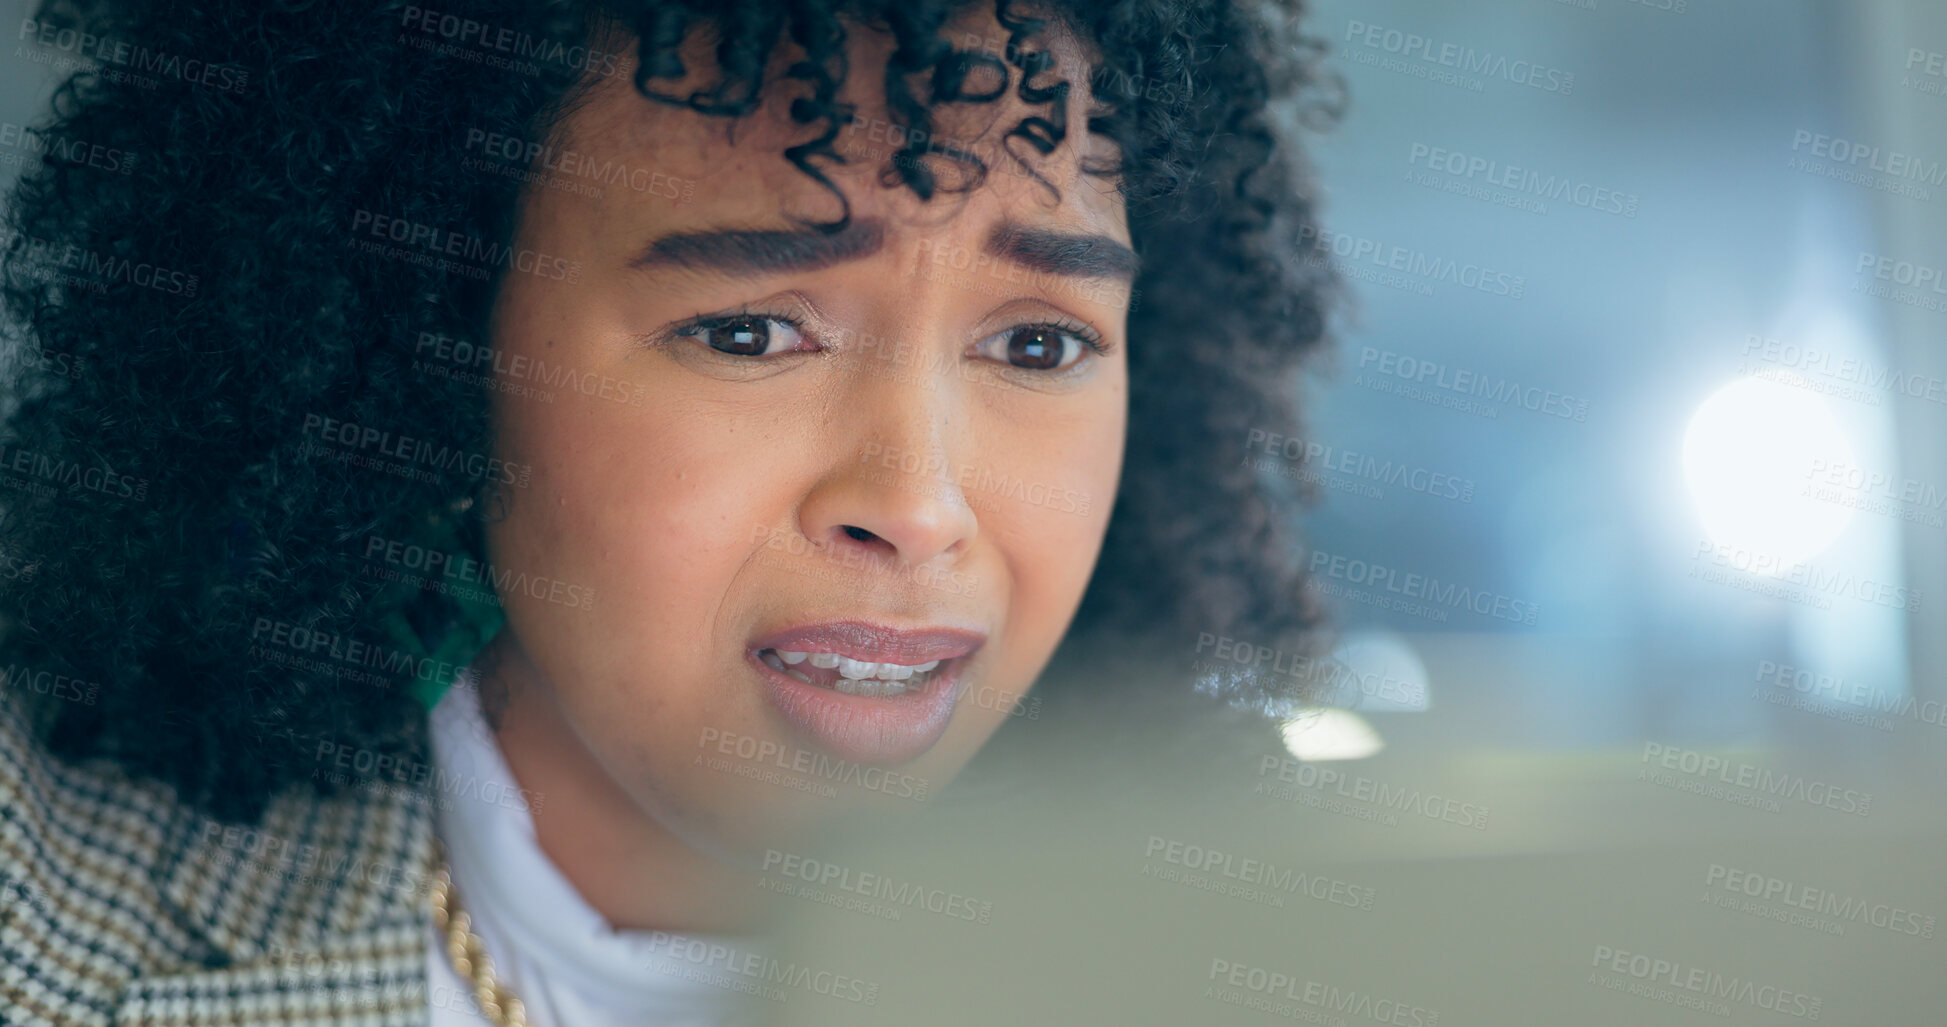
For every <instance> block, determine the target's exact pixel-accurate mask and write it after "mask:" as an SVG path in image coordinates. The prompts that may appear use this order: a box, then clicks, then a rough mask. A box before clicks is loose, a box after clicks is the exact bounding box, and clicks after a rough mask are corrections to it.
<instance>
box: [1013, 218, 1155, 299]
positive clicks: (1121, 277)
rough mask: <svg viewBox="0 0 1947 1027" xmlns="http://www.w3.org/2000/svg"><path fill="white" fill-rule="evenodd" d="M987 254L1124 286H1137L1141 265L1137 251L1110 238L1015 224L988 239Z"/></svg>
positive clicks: (1042, 269) (1054, 272) (1037, 268)
mask: <svg viewBox="0 0 1947 1027" xmlns="http://www.w3.org/2000/svg"><path fill="white" fill-rule="evenodd" d="M987 252H989V253H991V254H993V255H994V256H996V257H1000V258H1001V259H1003V260H1007V261H1010V262H1012V263H1015V264H1019V265H1021V266H1022V267H1025V268H1027V269H1029V270H1031V271H1039V272H1041V273H1042V274H1049V275H1061V276H1063V277H1066V278H1106V279H1110V280H1113V281H1118V282H1122V283H1124V284H1132V283H1134V282H1135V280H1136V270H1137V268H1138V266H1139V265H1140V263H1141V261H1140V259H1139V258H1138V257H1137V256H1136V251H1135V250H1132V249H1130V248H1129V247H1127V246H1124V245H1122V244H1121V243H1120V242H1117V241H1116V240H1114V239H1112V238H1110V237H1108V236H1106V235H1097V234H1094V233H1090V232H1060V231H1056V230H1054V229H1048V228H1030V227H1028V226H1026V225H1017V224H1013V223H1011V222H1010V223H1008V224H1003V225H1001V226H1000V227H999V228H997V229H995V230H994V234H992V235H990V236H988V237H987Z"/></svg>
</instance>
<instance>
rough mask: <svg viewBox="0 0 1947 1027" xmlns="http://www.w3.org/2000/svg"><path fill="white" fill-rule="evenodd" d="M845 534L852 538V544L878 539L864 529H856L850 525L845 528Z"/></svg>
mask: <svg viewBox="0 0 1947 1027" xmlns="http://www.w3.org/2000/svg"><path fill="white" fill-rule="evenodd" d="M845 534H847V535H850V536H852V541H854V542H870V541H872V540H873V539H876V538H878V537H879V536H877V535H874V534H873V533H871V532H869V531H867V530H865V529H864V528H856V527H853V526H852V525H850V524H847V525H846V526H845Z"/></svg>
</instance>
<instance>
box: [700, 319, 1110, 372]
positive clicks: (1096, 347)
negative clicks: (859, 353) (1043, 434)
mask: <svg viewBox="0 0 1947 1027" xmlns="http://www.w3.org/2000/svg"><path fill="white" fill-rule="evenodd" d="M759 319H762V320H765V321H776V322H778V323H779V324H787V325H790V326H791V330H792V331H794V332H797V333H798V334H799V335H803V336H805V337H806V338H810V336H809V335H808V334H807V333H806V331H805V321H804V319H803V318H801V317H797V316H794V315H791V314H787V313H784V312H783V311H762V310H751V309H748V308H745V309H742V310H737V311H733V312H730V313H724V314H706V315H703V316H700V317H694V318H691V319H690V320H688V321H685V322H683V323H682V324H679V325H677V326H676V327H675V328H674V329H673V330H672V331H671V332H670V337H671V338H672V339H681V338H688V337H691V336H694V335H695V334H696V333H698V332H701V331H708V330H711V329H716V328H724V327H727V326H729V325H733V324H740V323H742V322H745V321H756V320H759ZM1023 328H1052V329H1054V330H1056V331H1059V332H1065V333H1067V334H1069V335H1072V336H1074V337H1075V339H1076V341H1078V342H1080V343H1081V344H1082V345H1084V346H1086V347H1088V348H1089V350H1090V351H1092V352H1093V353H1094V354H1095V355H1096V356H1098V357H1105V356H1108V355H1109V354H1110V353H1113V352H1115V344H1114V343H1111V342H1109V341H1108V340H1107V339H1104V338H1103V337H1102V333H1101V332H1099V331H1097V330H1096V329H1095V328H1094V327H1092V326H1090V325H1086V324H1083V323H1082V322H1080V321H1077V320H1075V319H1073V318H1069V317H1059V318H1056V319H1055V320H1053V321H1024V322H1022V323H1020V324H1017V325H1013V326H1011V327H1008V328H1005V329H1003V331H1008V332H1017V331H1020V330H1021V329H1023ZM726 355H728V354H726ZM740 359H744V360H768V359H771V358H770V357H743V358H740ZM1023 370H1025V368H1023ZM1065 370H1067V369H1065ZM1045 373H1047V374H1059V373H1061V372H1059V371H1049V372H1045Z"/></svg>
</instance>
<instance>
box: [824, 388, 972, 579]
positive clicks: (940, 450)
mask: <svg viewBox="0 0 1947 1027" xmlns="http://www.w3.org/2000/svg"><path fill="white" fill-rule="evenodd" d="M949 391H950V390H936V389H933V388H928V387H925V386H922V385H917V384H910V383H881V385H880V386H879V387H876V388H869V389H860V390H857V391H856V392H854V396H855V397H856V399H855V403H854V405H853V406H852V407H851V412H852V414H854V415H857V416H855V418H854V423H855V424H858V425H862V426H864V428H865V430H864V431H861V432H858V433H857V434H855V435H853V436H851V437H852V438H853V439H854V440H856V441H854V442H853V443H852V444H850V445H841V446H836V447H834V452H835V453H836V454H838V457H837V459H836V460H834V463H833V466H832V467H831V468H829V470H828V473H827V474H826V475H825V476H824V477H823V478H821V479H820V480H819V482H818V483H817V484H816V485H815V486H813V488H812V490H811V492H810V493H809V494H808V495H806V496H805V498H804V501H803V503H802V504H800V506H799V509H798V521H799V529H800V530H801V531H803V532H804V534H805V536H806V537H807V538H809V539H811V540H812V541H814V542H817V543H820V544H823V545H828V546H831V547H832V548H833V551H834V552H843V551H846V550H854V551H862V552H865V553H867V554H870V555H873V556H876V557H879V558H881V559H888V558H889V559H893V560H896V561H898V562H899V563H901V564H907V565H912V566H919V565H921V564H925V563H927V562H929V561H933V560H938V559H940V558H942V557H955V556H958V555H960V554H962V553H964V552H965V551H966V550H967V549H968V547H970V546H971V545H973V541H974V538H975V536H976V535H977V534H978V533H979V530H980V522H979V519H978V518H977V517H976V516H975V514H974V510H973V507H972V506H971V505H969V504H968V502H967V497H966V494H965V492H964V491H962V488H961V482H962V481H963V480H964V476H965V475H966V474H968V473H972V471H971V469H970V468H968V467H966V466H965V465H964V463H963V462H960V461H956V460H955V459H954V457H953V454H956V453H964V452H965V451H966V449H967V446H966V442H967V441H968V440H966V439H963V438H959V437H957V436H956V434H955V433H956V432H964V431H966V430H967V427H968V422H967V420H966V419H965V418H964V417H957V418H956V417H955V416H954V414H953V411H952V410H951V409H950V405H951V402H952V400H951V398H950V396H949V395H948V392H949Z"/></svg>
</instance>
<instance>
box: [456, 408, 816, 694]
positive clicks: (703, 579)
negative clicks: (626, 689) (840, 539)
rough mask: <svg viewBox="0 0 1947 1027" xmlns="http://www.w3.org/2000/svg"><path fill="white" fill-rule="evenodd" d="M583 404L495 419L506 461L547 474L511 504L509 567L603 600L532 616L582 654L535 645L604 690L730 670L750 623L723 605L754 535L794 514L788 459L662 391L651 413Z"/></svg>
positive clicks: (503, 543) (501, 552)
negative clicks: (654, 678) (633, 667)
mask: <svg viewBox="0 0 1947 1027" xmlns="http://www.w3.org/2000/svg"><path fill="white" fill-rule="evenodd" d="M577 399H578V397H572V396H567V397H559V398H558V399H557V402H556V403H555V404H535V403H530V402H527V401H524V400H521V399H509V400H505V401H502V402H501V403H499V404H498V405H497V409H496V412H495V417H496V421H495V423H496V428H497V435H498V438H497V443H496V445H497V451H499V452H501V453H503V454H504V455H505V458H506V459H508V460H510V461H518V462H521V463H523V464H527V465H531V466H532V467H533V477H532V485H531V487H529V488H527V489H524V490H519V491H518V492H517V493H515V494H513V495H511V496H510V499H509V502H508V503H507V506H506V509H507V516H506V518H505V519H504V521H503V522H501V523H500V524H498V525H496V526H495V527H494V528H493V529H492V531H493V537H494V544H495V547H496V550H497V551H496V554H495V555H496V556H497V557H500V556H504V558H505V559H506V560H507V561H508V562H509V564H510V565H513V566H522V567H531V568H533V572H534V573H540V574H547V575H551V576H554V577H557V578H561V579H563V580H568V581H573V582H577V583H581V584H584V585H586V586H588V587H589V588H592V589H593V590H594V591H595V593H596V596H597V601H596V602H595V603H594V604H593V605H592V607H591V608H590V609H588V610H585V611H584V610H566V611H564V610H557V609H552V608H550V607H548V606H546V605H539V606H537V605H535V604H532V603H529V604H525V605H527V606H528V607H529V608H528V610H527V611H525V612H527V613H528V614H529V615H530V617H531V618H532V619H533V620H534V621H536V622H537V626H539V627H541V628H542V632H541V633H542V634H544V635H547V636H554V635H556V634H557V633H560V634H561V635H562V637H564V638H566V639H570V640H573V641H574V642H575V644H574V645H573V646H572V647H569V646H556V645H552V644H550V641H549V639H548V638H537V639H531V640H530V639H524V641H527V642H531V643H532V644H533V645H534V646H535V648H538V649H544V650H545V649H556V650H557V652H556V654H555V655H557V656H559V657H561V658H562V659H563V660H564V661H565V662H560V663H557V664H556V666H559V667H562V668H563V669H566V668H568V667H573V668H575V669H576V670H577V671H580V672H583V673H587V672H595V674H596V675H597V676H611V675H614V674H620V673H622V672H623V671H625V670H626V669H627V668H626V667H624V666H620V665H619V664H621V663H625V662H629V661H630V660H635V661H639V660H640V659H641V658H642V657H643V656H645V655H646V654H653V655H654V656H655V658H656V661H657V663H658V665H659V666H661V667H663V668H665V669H666V670H669V671H675V670H678V669H681V668H689V669H691V670H695V671H703V670H706V669H708V668H711V667H714V666H717V665H718V664H721V663H723V662H724V661H725V660H729V659H730V658H731V657H730V656H727V655H725V654H726V653H729V652H730V649H731V648H732V647H731V646H730V645H729V641H728V640H729V639H730V638H731V636H732V635H733V634H735V632H736V631H738V630H739V629H741V628H742V627H743V626H742V625H740V624H735V623H725V622H724V621H723V620H722V619H721V618H723V617H725V616H734V615H736V613H737V612H738V607H737V605H736V604H734V603H729V602H725V601H723V600H725V599H726V597H728V596H729V595H730V594H731V593H732V591H733V590H734V589H735V588H737V586H738V582H739V578H740V575H742V574H743V573H744V568H745V566H746V564H747V563H748V557H749V554H750V553H751V551H752V549H753V542H752V539H753V536H754V534H755V533H756V532H757V531H760V530H768V529H770V528H771V527H773V526H775V525H777V524H780V523H781V522H782V519H783V518H785V517H786V516H787V515H788V511H789V509H790V497H789V496H788V494H787V489H788V484H787V483H786V477H785V475H784V474H783V473H782V469H781V468H778V467H774V466H772V465H771V462H767V457H766V453H770V452H774V451H773V450H771V449H769V448H768V447H763V446H753V445H749V444H747V443H740V442H739V441H738V440H739V437H740V436H742V437H744V438H745V439H746V440H747V439H748V438H749V436H748V435H747V434H745V433H743V432H740V431H739V430H738V426H737V425H736V424H734V423H732V422H730V421H728V420H727V419H726V418H724V417H722V416H713V415H712V412H709V411H698V410H695V409H692V408H691V407H690V406H688V405H686V404H684V403H682V402H681V401H680V399H679V398H676V397H668V396H659V395H657V394H656V392H655V391H654V390H651V391H650V393H649V395H648V396H647V397H646V398H645V400H644V402H643V403H642V405H641V406H628V405H623V404H613V403H602V402H599V401H581V402H578V401H576V400H577ZM563 400H566V401H567V402H563ZM717 413H719V414H720V412H717ZM571 615H572V616H571ZM699 642H704V643H706V644H698V643H699ZM715 643H722V644H715ZM604 671H606V672H609V673H608V674H604V673H602V672H604ZM703 676H705V677H707V675H703ZM665 680H668V681H678V680H682V678H680V677H679V676H678V675H676V674H673V673H672V674H670V675H668V677H666V678H665Z"/></svg>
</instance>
